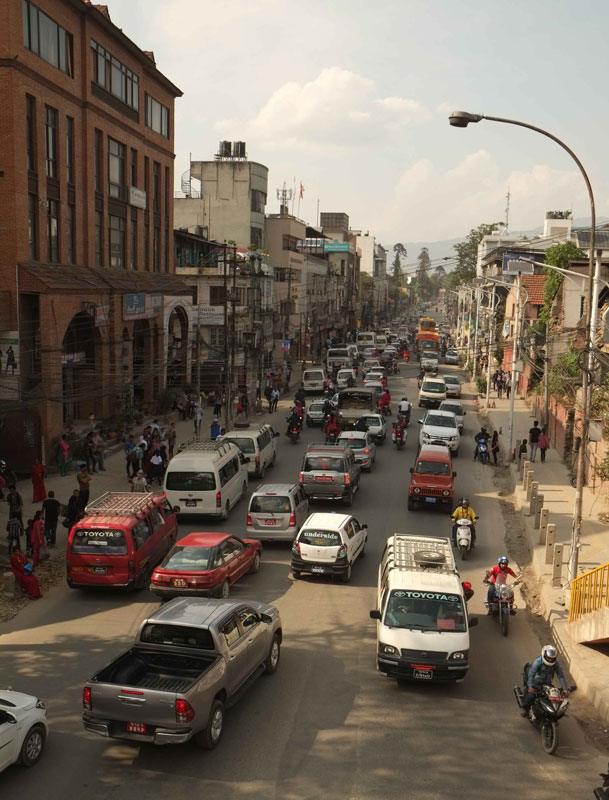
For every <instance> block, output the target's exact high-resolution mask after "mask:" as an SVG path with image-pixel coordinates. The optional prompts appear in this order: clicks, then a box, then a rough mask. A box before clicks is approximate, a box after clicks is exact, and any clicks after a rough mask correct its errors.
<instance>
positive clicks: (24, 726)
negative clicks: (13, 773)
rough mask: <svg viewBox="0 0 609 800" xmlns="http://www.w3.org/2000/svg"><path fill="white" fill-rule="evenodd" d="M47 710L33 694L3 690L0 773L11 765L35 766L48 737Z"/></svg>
mask: <svg viewBox="0 0 609 800" xmlns="http://www.w3.org/2000/svg"><path fill="white" fill-rule="evenodd" d="M47 733H48V724H47V711H46V708H45V706H44V703H43V702H42V701H41V700H39V699H38V698H37V697H34V696H33V695H31V694H23V693H22V692H13V691H11V690H10V689H0V772H2V770H3V769H6V768H7V767H8V766H10V765H11V764H17V763H18V764H21V765H22V766H23V767H32V766H33V765H34V764H35V763H36V762H37V761H38V759H39V758H40V756H41V755H42V751H43V748H44V743H45V740H46V738H47Z"/></svg>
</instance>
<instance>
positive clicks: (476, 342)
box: [473, 287, 480, 379]
mask: <svg viewBox="0 0 609 800" xmlns="http://www.w3.org/2000/svg"><path fill="white" fill-rule="evenodd" d="M479 308H480V290H479V288H478V287H476V322H475V325H476V330H475V331H474V372H473V377H474V379H475V378H476V374H477V372H478V358H477V355H478V316H479Z"/></svg>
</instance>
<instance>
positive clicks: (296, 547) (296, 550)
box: [292, 541, 300, 556]
mask: <svg viewBox="0 0 609 800" xmlns="http://www.w3.org/2000/svg"><path fill="white" fill-rule="evenodd" d="M292 552H293V553H296V555H297V556H299V555H300V545H299V544H298V542H297V541H294V544H293V545H292Z"/></svg>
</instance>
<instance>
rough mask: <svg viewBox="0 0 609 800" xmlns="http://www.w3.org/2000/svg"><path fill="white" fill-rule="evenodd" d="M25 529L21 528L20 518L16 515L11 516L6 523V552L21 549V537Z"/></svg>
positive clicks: (9, 552)
mask: <svg viewBox="0 0 609 800" xmlns="http://www.w3.org/2000/svg"><path fill="white" fill-rule="evenodd" d="M24 533H25V531H24V530H23V525H22V523H21V520H19V519H17V517H11V518H10V519H9V521H8V522H7V523H6V535H7V538H8V554H9V556H10V554H11V553H12V552H13V550H14V549H17V550H20V549H21V537H22V536H23V534H24Z"/></svg>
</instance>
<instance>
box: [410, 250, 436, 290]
mask: <svg viewBox="0 0 609 800" xmlns="http://www.w3.org/2000/svg"><path fill="white" fill-rule="evenodd" d="M414 287H415V289H416V293H417V296H418V298H419V299H421V300H428V299H429V298H430V297H431V295H432V294H433V288H434V287H433V285H432V280H431V259H430V258H429V250H428V249H427V248H426V247H423V248H422V250H421V252H420V253H419V255H418V256H417V271H416V274H415V277H414Z"/></svg>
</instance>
